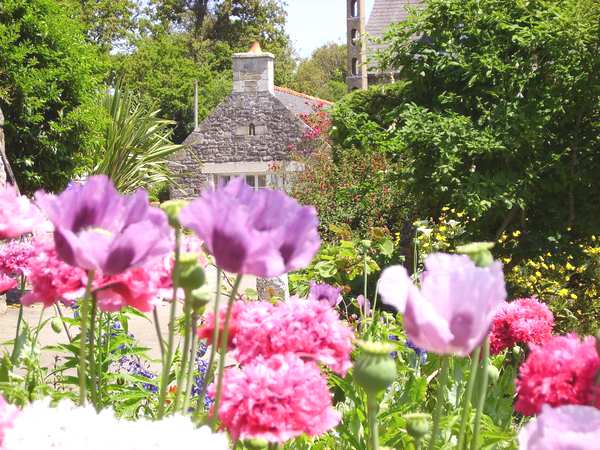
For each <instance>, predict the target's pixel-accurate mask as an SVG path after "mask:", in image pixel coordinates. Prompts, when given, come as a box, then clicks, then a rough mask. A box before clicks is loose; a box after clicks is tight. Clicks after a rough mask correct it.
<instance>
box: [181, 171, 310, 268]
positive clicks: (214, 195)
mask: <svg viewBox="0 0 600 450" xmlns="http://www.w3.org/2000/svg"><path fill="white" fill-rule="evenodd" d="M179 220H180V222H181V224H182V225H183V226H185V227H188V228H190V229H192V230H193V231H194V232H195V233H196V234H197V235H198V237H200V239H202V240H203V241H204V242H205V244H206V246H207V248H208V249H209V251H210V253H211V254H212V255H213V256H214V257H215V262H216V264H217V266H219V267H220V268H221V269H223V270H225V271H227V272H232V273H239V274H249V275H256V276H258V277H262V278H271V277H276V276H279V275H281V274H283V273H286V272H290V271H293V270H296V269H301V268H303V267H306V266H307V265H308V264H309V263H310V261H311V260H312V258H313V256H314V255H315V253H316V252H317V250H318V249H319V246H320V239H319V233H318V231H317V225H318V219H317V214H316V211H315V209H314V208H312V207H306V206H301V205H300V204H299V203H298V202H297V201H296V200H294V199H292V198H290V197H288V196H287V195H286V194H284V193H283V192H281V191H274V190H271V189H261V190H259V191H256V190H254V189H252V188H251V187H250V186H248V185H247V184H246V183H245V182H244V180H243V179H242V178H236V179H234V180H232V181H231V182H230V183H228V184H227V185H226V186H221V187H219V188H217V189H207V190H205V191H204V192H202V195H201V196H200V198H198V199H197V200H195V201H193V202H192V203H190V204H189V205H188V206H186V207H185V208H183V209H182V210H181V213H180V215H179Z"/></svg>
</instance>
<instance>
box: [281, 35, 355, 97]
mask: <svg viewBox="0 0 600 450" xmlns="http://www.w3.org/2000/svg"><path fill="white" fill-rule="evenodd" d="M346 75H347V68H346V46H345V45H340V44H335V43H333V42H332V43H329V44H326V45H323V46H322V47H319V48H318V49H316V50H315V51H314V52H313V54H312V56H311V57H310V58H308V59H305V60H303V61H301V62H300V64H299V65H298V70H297V72H296V76H295V77H294V81H293V83H292V86H293V87H294V89H296V90H297V91H300V92H304V93H305V94H309V95H313V96H315V97H319V98H323V99H325V100H331V101H336V100H339V99H341V98H342V97H343V96H344V95H345V94H346V92H347V87H346Z"/></svg>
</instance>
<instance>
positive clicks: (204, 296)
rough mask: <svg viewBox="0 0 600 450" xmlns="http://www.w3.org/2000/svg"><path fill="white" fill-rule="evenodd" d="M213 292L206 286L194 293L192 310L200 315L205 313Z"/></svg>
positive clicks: (195, 290)
mask: <svg viewBox="0 0 600 450" xmlns="http://www.w3.org/2000/svg"><path fill="white" fill-rule="evenodd" d="M210 299H211V292H210V288H209V287H208V286H206V285H204V286H202V287H200V288H198V289H194V290H193V291H192V309H193V310H194V311H196V312H198V313H200V314H202V313H203V312H204V307H205V306H206V305H207V304H208V303H209V302H210Z"/></svg>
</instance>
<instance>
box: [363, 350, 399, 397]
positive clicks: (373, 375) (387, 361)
mask: <svg viewBox="0 0 600 450" xmlns="http://www.w3.org/2000/svg"><path fill="white" fill-rule="evenodd" d="M358 346H359V347H360V349H361V350H362V352H361V354H360V355H359V357H358V359H357V360H356V363H355V364H354V381H356V384H358V385H359V386H360V387H362V388H363V389H364V390H365V391H366V392H367V394H369V395H375V394H377V393H378V392H381V391H384V390H385V389H387V387H388V386H389V385H390V384H392V383H393V382H394V380H395V379H396V363H395V361H394V360H393V359H392V358H391V356H390V353H391V352H392V351H393V350H394V349H395V347H394V346H393V345H390V344H385V343H383V342H364V341H361V342H359V343H358Z"/></svg>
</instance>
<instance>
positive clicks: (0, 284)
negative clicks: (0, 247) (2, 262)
mask: <svg viewBox="0 0 600 450" xmlns="http://www.w3.org/2000/svg"><path fill="white" fill-rule="evenodd" d="M16 287H17V280H15V279H14V278H11V277H9V276H8V275H4V274H3V273H0V295H1V294H4V293H5V292H7V291H10V290H11V289H14V288H16Z"/></svg>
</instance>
